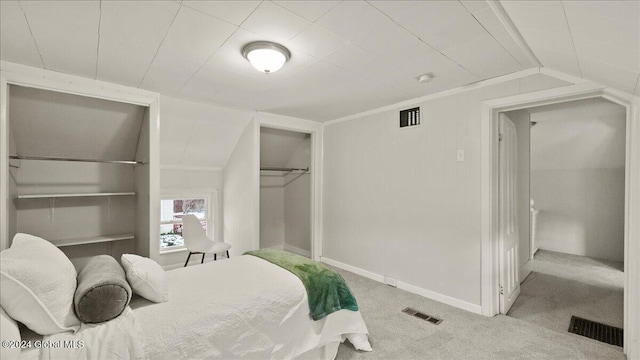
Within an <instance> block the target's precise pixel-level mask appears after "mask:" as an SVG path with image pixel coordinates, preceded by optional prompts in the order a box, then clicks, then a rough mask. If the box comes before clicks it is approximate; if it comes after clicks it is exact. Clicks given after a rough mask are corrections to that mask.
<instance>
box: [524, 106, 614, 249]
mask: <svg viewBox="0 0 640 360" xmlns="http://www.w3.org/2000/svg"><path fill="white" fill-rule="evenodd" d="M534 119H536V117H535V114H533V115H532V120H534ZM625 140H626V136H625V115H624V112H618V113H615V114H610V115H597V116H589V115H584V114H582V115H581V116H580V117H578V118H576V117H568V118H566V119H563V120H552V121H538V124H537V125H536V126H535V127H533V128H532V130H531V144H532V153H531V166H532V173H531V191H532V198H533V199H534V200H535V202H536V208H537V209H539V210H540V212H539V213H538V219H537V229H536V242H537V244H538V245H539V246H540V248H541V249H546V250H551V251H557V252H564V253H570V254H575V255H582V256H589V257H595V258H600V259H609V260H616V261H623V260H624V195H625V193H624V192H625V188H624V186H625V169H624V161H625V154H624V146H625Z"/></svg>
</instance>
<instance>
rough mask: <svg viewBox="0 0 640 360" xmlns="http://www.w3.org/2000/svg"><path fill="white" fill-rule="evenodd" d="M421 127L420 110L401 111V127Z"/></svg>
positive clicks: (417, 108)
mask: <svg viewBox="0 0 640 360" xmlns="http://www.w3.org/2000/svg"><path fill="white" fill-rule="evenodd" d="M415 125H420V108H419V107H416V108H412V109H406V110H401V111H400V127H401V128H403V127H408V126H415Z"/></svg>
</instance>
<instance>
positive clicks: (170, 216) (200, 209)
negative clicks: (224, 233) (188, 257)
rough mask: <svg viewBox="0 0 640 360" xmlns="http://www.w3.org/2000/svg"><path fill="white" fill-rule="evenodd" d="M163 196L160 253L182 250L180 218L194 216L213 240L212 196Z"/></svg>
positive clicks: (161, 203) (182, 240)
mask: <svg viewBox="0 0 640 360" xmlns="http://www.w3.org/2000/svg"><path fill="white" fill-rule="evenodd" d="M213 195H214V196H212V194H202V193H200V194H177V195H176V194H165V195H163V196H162V199H161V200H160V252H163V251H168V250H175V249H184V239H183V238H182V217H183V216H184V215H186V214H192V215H195V216H196V217H197V218H198V219H199V220H200V223H201V224H202V227H203V228H204V230H205V231H206V233H207V236H208V237H209V238H211V239H213V238H214V234H215V233H214V231H213V230H214V229H213V227H214V221H213V219H214V218H213V211H212V209H214V208H215V207H214V204H212V199H214V200H215V193H214V194H213Z"/></svg>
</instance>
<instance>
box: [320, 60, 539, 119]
mask: <svg viewBox="0 0 640 360" xmlns="http://www.w3.org/2000/svg"><path fill="white" fill-rule="evenodd" d="M539 73H540V68H537V67H536V68H530V69H526V70H521V71H517V72H514V73H511V74H507V75H502V76H498V77H494V78H491V79H486V80H480V81H477V82H474V83H471V84H468V85H463V86H460V87H457V88H454V89H450V90H444V91H440V92H437V93H435V94H429V95H425V96H421V97H418V98H414V99H409V100H405V101H401V102H398V103H395V104H391V105H387V106H383V107H379V108H377V109H373V110H368V111H364V112H361V113H357V114H353V115H348V116H344V117H341V118H338V119H334V120H329V121H325V122H324V123H322V124H324V125H325V126H328V125H333V124H337V123H341V122H344V121H349V120H355V119H360V118H362V117H365V116H369V115H374V114H379V113H381V112H385V111H389V110H396V109H398V108H402V107H409V106H412V105H415V104H417V103H421V102H426V101H430V100H434V99H439V98H443V97H446V96H451V95H456V94H461V93H464V92H467V91H472V90H477V89H481V88H483V87H487V86H491V85H495V84H500V83H503V82H505V81H511V80H517V79H521V78H524V77H527V76H531V75H536V74H539Z"/></svg>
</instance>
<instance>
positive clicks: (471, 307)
mask: <svg viewBox="0 0 640 360" xmlns="http://www.w3.org/2000/svg"><path fill="white" fill-rule="evenodd" d="M320 261H322V262H323V263H325V264H327V265H331V266H334V267H337V268H339V269H342V270H346V271H349V272H352V273H354V274H357V275H360V276H364V277H366V278H368V279H371V280H374V281H377V282H379V283H382V284H384V283H385V282H384V276H383V275H379V274H376V273H372V272H370V271H367V270H364V269H361V268H358V267H355V266H352V265H347V264H345V263H342V262H340V261H336V260H332V259H329V258H325V257H323V258H320ZM397 288H398V289H400V290H404V291H408V292H410V293H413V294H416V295H420V296H423V297H425V298H427V299H431V300H435V301H437V302H441V303H443V304H447V305H451V306H453V307H456V308H458V309H462V310H466V311H469V312H472V313H474V314H480V313H481V308H480V305H477V304H472V303H470V302H466V301H463V300H460V299H456V298H454V297H451V296H447V295H443V294H440V293H437V292H435V291H431V290H427V289H424V288H421V287H418V286H415V285H412V284H409V283H406V282H402V281H398V282H397Z"/></svg>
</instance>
